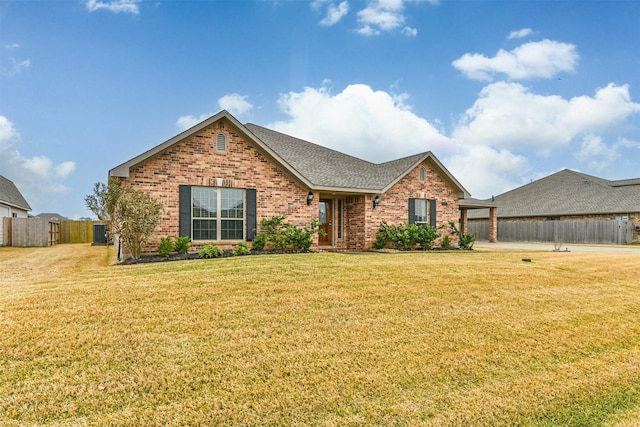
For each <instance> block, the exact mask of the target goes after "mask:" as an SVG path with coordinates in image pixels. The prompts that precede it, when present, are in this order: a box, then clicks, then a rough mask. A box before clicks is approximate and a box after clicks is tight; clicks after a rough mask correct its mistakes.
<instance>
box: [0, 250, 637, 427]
mask: <svg viewBox="0 0 640 427" xmlns="http://www.w3.org/2000/svg"><path fill="white" fill-rule="evenodd" d="M525 256H526V257H529V258H532V259H533V262H532V263H523V262H522V261H521V259H522V258H523V257H525ZM638 261H640V258H639V257H638V255H636V254H589V253H552V252H549V253H547V252H538V253H536V252H531V253H522V252H519V253H508V252H505V253H483V252H480V251H474V252H460V253H438V252H436V253H400V254H393V255H389V254H387V255H366V254H362V255H359V254H357V255H352V254H339V253H325V254H302V255H275V256H256V257H238V258H227V259H218V260H206V261H185V262H171V263H162V264H153V265H151V264H142V265H135V266H114V265H113V262H114V258H113V252H107V251H106V249H105V248H104V247H91V246H87V245H61V246H57V247H53V248H43V249H14V248H0V274H1V276H0V277H1V278H0V301H1V303H0V342H2V347H0V424H2V425H16V426H17V425H111V424H113V425H238V424H240V425H255V424H260V425H264V424H266V425H327V426H331V425H371V424H378V425H387V424H393V423H396V424H400V425H434V426H435V425H438V426H439V425H602V424H605V423H607V425H616V424H619V425H624V426H626V425H631V424H628V423H629V420H632V419H633V417H634V415H635V414H638V408H640V323H639V322H638V319H639V318H640V285H639V284H638V283H639V280H638V278H639V277H640V263H639V262H638Z"/></svg>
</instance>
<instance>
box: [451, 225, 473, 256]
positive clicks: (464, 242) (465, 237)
mask: <svg viewBox="0 0 640 427" xmlns="http://www.w3.org/2000/svg"><path fill="white" fill-rule="evenodd" d="M449 228H450V229H451V231H452V232H453V234H455V235H456V236H457V237H458V246H460V247H461V248H462V249H471V248H472V247H473V244H474V243H475V242H476V234H475V233H469V232H467V231H465V232H464V233H463V232H461V231H460V230H458V227H456V224H455V222H453V221H449Z"/></svg>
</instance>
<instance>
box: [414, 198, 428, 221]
mask: <svg viewBox="0 0 640 427" xmlns="http://www.w3.org/2000/svg"><path fill="white" fill-rule="evenodd" d="M427 202H428V200H426V199H416V204H415V224H421V225H423V224H428V223H429V218H428V216H427Z"/></svg>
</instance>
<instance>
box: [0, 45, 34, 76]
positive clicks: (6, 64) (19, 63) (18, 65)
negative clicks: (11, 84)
mask: <svg viewBox="0 0 640 427" xmlns="http://www.w3.org/2000/svg"><path fill="white" fill-rule="evenodd" d="M2 48H3V49H5V50H7V51H15V50H17V49H19V48H20V44H18V43H7V44H5V45H3V46H2ZM3 57H5V56H4V55H2V54H1V53H0V59H2V58H3ZM30 66H31V60H30V59H16V58H15V57H13V56H8V57H6V60H2V62H1V63H0V76H4V77H13V76H15V75H16V74H20V73H22V72H23V71H25V70H28V69H29V67H30Z"/></svg>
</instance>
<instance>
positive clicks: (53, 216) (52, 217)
mask: <svg viewBox="0 0 640 427" xmlns="http://www.w3.org/2000/svg"><path fill="white" fill-rule="evenodd" d="M36 217H37V218H42V219H44V220H47V221H48V222H60V221H66V220H67V218H65V217H64V216H62V215H60V214H58V213H54V212H44V213H39V214H38V215H36Z"/></svg>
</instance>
